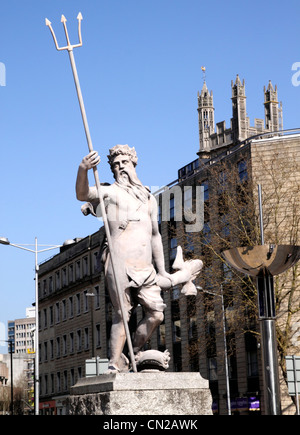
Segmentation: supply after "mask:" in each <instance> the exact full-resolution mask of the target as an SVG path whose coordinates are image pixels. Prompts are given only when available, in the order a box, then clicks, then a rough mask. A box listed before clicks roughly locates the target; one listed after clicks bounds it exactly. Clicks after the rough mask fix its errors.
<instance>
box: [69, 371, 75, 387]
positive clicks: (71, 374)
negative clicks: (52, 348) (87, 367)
mask: <svg viewBox="0 0 300 435" xmlns="http://www.w3.org/2000/svg"><path fill="white" fill-rule="evenodd" d="M74 384H75V374H74V369H71V370H70V386H71V387H72V386H73V385H74Z"/></svg>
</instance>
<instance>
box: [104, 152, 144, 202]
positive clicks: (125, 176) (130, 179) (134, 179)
mask: <svg viewBox="0 0 300 435" xmlns="http://www.w3.org/2000/svg"><path fill="white" fill-rule="evenodd" d="M120 155H121V156H128V157H129V159H130V161H131V163H132V165H127V166H126V168H122V170H121V171H118V170H117V169H116V168H114V161H115V159H116V158H117V157H118V156H120ZM107 157H108V162H109V164H110V168H111V170H112V172H113V174H114V178H115V180H116V184H117V185H118V186H119V187H121V188H122V189H125V190H126V191H127V192H128V193H129V194H130V195H132V196H134V197H135V198H137V199H139V200H140V201H142V202H146V201H147V200H148V199H149V189H148V188H146V187H145V186H143V184H142V183H141V181H140V180H139V179H138V176H137V174H136V171H135V167H136V165H137V160H138V158H137V155H136V151H135V148H134V147H132V148H130V147H129V146H128V145H116V146H114V147H113V148H111V149H110V150H109V155H108V156H107Z"/></svg>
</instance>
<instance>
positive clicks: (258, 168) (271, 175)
mask: <svg viewBox="0 0 300 435" xmlns="http://www.w3.org/2000/svg"><path fill="white" fill-rule="evenodd" d="M259 151H260V152H257V155H256V158H253V156H251V160H250V159H249V156H248V157H247V154H245V157H244V158H243V159H242V160H239V161H238V160H236V159H235V160H234V159H232V160H230V159H226V160H222V161H220V162H219V163H217V164H215V165H212V166H211V167H209V168H205V169H204V170H203V174H204V175H203V177H202V178H201V179H200V178H198V180H199V181H198V182H199V183H200V184H203V183H208V186H209V190H208V191H209V194H208V195H207V197H206V198H205V199H206V200H205V204H204V228H203V230H202V231H201V233H200V234H199V233H186V232H185V230H184V228H185V225H184V222H183V224H182V225H177V234H176V236H177V240H178V244H180V245H182V246H183V247H184V252H185V255H186V257H190V258H192V257H199V256H200V257H201V258H202V259H203V261H204V268H203V273H202V275H201V278H200V279H199V281H198V283H199V285H200V286H202V287H203V289H204V290H206V291H210V292H212V293H217V294H220V288H221V285H222V288H223V291H224V300H225V308H226V315H227V337H228V344H229V352H233V351H234V340H231V339H230V337H235V338H237V336H238V334H245V333H248V334H251V335H252V336H256V337H259V329H258V327H257V325H258V322H257V320H258V310H257V290H256V284H255V282H254V281H253V280H252V279H251V278H250V277H248V276H246V275H241V274H240V273H238V272H236V271H235V270H233V269H231V268H229V267H228V265H227V264H226V262H225V260H224V258H223V256H222V252H223V251H224V250H226V249H230V248H232V247H237V246H255V245H258V244H260V228H259V216H258V198H257V184H258V183H261V184H262V191H263V216H264V235H265V243H274V244H300V239H299V238H300V162H299V159H298V158H297V155H294V154H293V153H292V152H291V151H289V152H288V153H287V152H286V151H284V150H279V151H278V150H277V152H272V150H271V151H270V149H268V150H267V152H266V153H265V154H264V152H263V151H264V150H263V151H261V150H259ZM204 172H205V173H204ZM274 285H275V295H276V313H277V320H276V328H277V337H278V353H279V362H280V367H281V369H282V375H283V379H284V380H285V381H286V367H285V357H286V356H287V355H288V354H289V353H292V354H293V353H295V352H297V351H299V345H300V342H299V336H300V334H299V331H300V316H299V312H300V293H299V290H300V266H298V265H296V266H294V267H293V268H291V269H290V270H289V271H288V272H286V273H285V274H282V275H280V276H277V277H275V279H274ZM197 300H198V301H200V300H201V303H202V304H203V303H204V304H206V306H205V310H206V311H207V312H208V313H209V312H211V310H212V309H213V307H212V303H213V302H212V298H211V297H205V298H203V297H201V299H199V298H198V299H197ZM208 323H209V320H208ZM209 328H212V326H209V325H208V330H209ZM212 337H213V334H211V333H208V334H206V346H207V348H208V349H210V351H213V345H212V343H210V341H212ZM193 349H194V351H201V343H199V345H198V348H197V346H195V344H193ZM190 351H191V350H190ZM203 351H206V349H203Z"/></svg>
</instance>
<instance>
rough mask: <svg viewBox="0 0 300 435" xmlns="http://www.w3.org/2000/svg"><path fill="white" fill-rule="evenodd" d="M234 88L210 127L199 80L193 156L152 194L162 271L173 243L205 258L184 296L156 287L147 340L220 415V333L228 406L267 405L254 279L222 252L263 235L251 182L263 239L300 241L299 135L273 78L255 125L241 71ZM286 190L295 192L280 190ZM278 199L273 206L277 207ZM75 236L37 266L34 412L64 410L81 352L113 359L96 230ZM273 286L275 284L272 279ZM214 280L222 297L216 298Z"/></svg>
mask: <svg viewBox="0 0 300 435" xmlns="http://www.w3.org/2000/svg"><path fill="white" fill-rule="evenodd" d="M231 86H232V107H233V117H232V120H231V127H230V128H229V129H226V128H225V123H224V122H223V123H218V124H217V128H216V131H215V124H214V106H213V95H212V92H211V93H209V92H208V90H207V86H206V83H204V85H203V88H202V91H201V94H198V114H199V138H200V149H199V151H198V153H197V154H198V158H197V159H195V160H194V161H193V162H190V163H189V164H187V165H186V166H184V167H183V168H181V169H179V171H178V180H176V182H174V183H172V184H171V185H169V186H166V188H165V189H163V190H162V191H161V192H157V200H158V204H159V216H158V220H159V227H160V232H161V235H162V240H163V247H164V255H165V264H166V270H168V271H169V272H170V273H171V272H173V269H172V264H173V261H174V259H175V255H176V248H177V246H178V245H179V244H180V245H181V246H182V247H183V249H184V255H185V257H186V258H193V257H198V258H199V257H200V258H201V259H202V260H203V262H204V268H203V271H202V273H201V276H200V277H199V279H197V282H196V284H197V286H198V287H199V291H198V294H197V296H188V297H186V296H184V295H182V294H181V288H180V286H178V287H174V288H172V289H171V290H169V291H167V292H164V293H163V298H164V300H165V303H166V305H167V308H166V310H165V318H164V321H163V323H162V324H161V325H160V327H159V328H158V330H157V331H156V332H155V333H154V335H153V336H152V337H151V340H150V341H149V343H148V345H147V346H148V347H150V348H154V349H159V350H161V351H164V350H165V349H168V350H169V351H170V353H171V361H170V368H169V370H170V371H200V373H201V375H202V376H203V377H205V378H207V379H209V381H210V386H211V391H212V395H213V411H214V413H216V414H226V413H227V412H228V410H227V399H226V397H227V394H228V391H227V382H226V372H225V364H224V361H225V351H224V349H225V343H226V346H227V353H228V362H229V385H230V401H231V409H232V413H241V414H251V413H252V414H254V413H255V414H257V413H264V404H263V399H264V398H263V379H262V366H261V350H260V342H259V325H258V321H257V317H256V316H255V313H256V311H257V310H256V308H257V307H256V299H255V286H254V285H253V283H251V282H250V281H247V280H246V279H244V278H243V279H241V278H239V277H236V276H233V275H234V273H233V271H232V270H230V269H229V268H228V266H227V265H226V264H225V262H224V261H222V258H221V253H222V250H224V249H226V248H228V247H230V246H237V244H239V245H241V246H243V245H247V244H248V243H250V244H258V243H259V239H258V233H257V215H258V203H257V193H256V184H257V183H262V185H263V195H264V199H265V202H264V209H265V212H266V214H265V238H266V240H267V242H268V243H289V244H291V243H299V241H298V242H297V240H298V229H300V228H299V220H300V219H298V216H299V211H297V210H299V208H297V207H298V202H297V201H298V198H299V191H298V195H297V189H298V181H299V179H298V178H299V177H298V172H297V163H298V161H299V159H298V155H299V151H300V134H299V132H294V134H292V132H284V131H283V130H282V124H281V119H282V116H281V107H280V106H279V105H278V101H277V100H278V98H277V88H276V87H275V89H274V87H273V85H272V83H271V82H270V83H269V85H268V87H267V89H266V88H265V89H264V104H265V123H264V122H263V121H262V120H256V121H255V126H254V127H250V125H249V120H248V118H247V117H246V95H245V82H244V81H243V82H241V81H240V79H239V77H238V76H237V78H236V81H235V83H233V82H232V85H231ZM233 179H234V182H233ZM299 184H300V182H299ZM287 188H288V191H289V192H292V197H291V196H290V197H289V196H288V195H287V192H286V189H287ZM280 189H281V193H282V196H281V198H280V200H279V199H278V198H279V190H280ZM274 192H275V194H274ZM198 194H199V195H198ZM291 198H294V200H293V199H291ZM276 201H277V202H276ZM237 203H238V204H240V205H241V207H240V209H239V210H236V207H235V204H237ZM198 206H199V207H198ZM197 207H198V208H197ZM275 209H276V210H278V213H277V214H276V213H275V216H274V213H273V211H274V210H275ZM198 215H199V216H200V215H201V219H200V218H199V219H198V218H197V216H198ZM193 218H194V220H193ZM283 221H285V222H286V225H283V224H282V222H283ZM279 222H280V223H281V224H280V225H279ZM193 225H194V226H193ZM291 226H292V227H293V231H292V232H291V231H288V228H290V227H291ZM187 228H189V231H187ZM75 241H76V243H75V244H73V245H70V246H67V247H63V248H61V251H60V253H59V254H58V255H56V256H54V257H53V258H52V259H51V260H49V261H47V262H45V263H43V264H41V265H40V268H39V327H40V331H39V346H40V410H41V413H64V412H65V405H64V401H65V398H66V396H68V394H69V391H70V387H71V386H72V385H74V384H75V383H76V382H77V380H78V379H79V378H81V377H82V376H85V375H86V372H85V368H86V360H89V359H91V358H95V357H99V358H102V359H105V358H108V357H109V340H108V338H109V333H110V326H111V322H112V306H111V303H110V301H109V297H108V294H107V290H106V289H105V284H104V279H103V274H102V272H101V268H100V264H99V251H100V249H101V244H102V242H103V228H101V229H100V230H99V231H98V232H96V233H95V234H92V235H90V236H87V237H86V238H84V239H81V240H75ZM293 273H294V275H293V276H292V278H289V279H290V281H288V280H287V279H285V283H287V282H290V283H292V284H291V285H290V286H289V287H288V288H287V287H285V290H284V291H283V294H282V304H281V305H280V306H279V305H278V308H279V310H280V317H279V318H280V322H278V326H279V329H278V331H279V332H280V334H281V331H282V330H284V327H285V326H286V325H287V323H286V322H291V323H289V324H288V325H290V326H291V327H292V328H294V333H295V334H294V336H293V337H292V342H293V344H294V346H292V347H291V345H290V343H291V337H289V338H288V337H284V336H283V335H282V336H281V335H280V340H281V341H282V343H283V341H284V338H285V339H286V347H285V348H284V349H280V352H281V353H280V357H282V356H284V354H285V353H286V352H288V351H290V352H295V349H297V345H298V344H299V343H298V339H297V337H298V335H297V334H298V332H299V331H298V326H299V316H298V313H297V312H296V313H294V317H293V318H292V319H290V318H289V316H288V315H287V306H288V304H289V302H288V301H286V300H285V298H284V294H285V293H287V294H289V293H291V291H290V289H291V288H292V289H293V294H294V297H295V299H294V301H297V300H298V299H297V298H299V289H298V284H299V285H300V282H299V277H298V275H297V272H295V270H293ZM281 284H282V283H281ZM276 285H278V288H282V285H281V287H280V282H278V283H277V284H276ZM201 288H202V290H201ZM220 290H222V294H223V293H224V298H223V299H222V298H221V297H218V296H220V295H221V293H220ZM215 294H216V296H214V295H215ZM222 301H223V302H224V303H222ZM246 302H247V303H246ZM298 305H299V300H298ZM223 312H224V314H225V319H226V335H225V337H224V334H223V325H222V313H223ZM141 316H142V312H141V307H138V309H137V312H136V313H135V315H133V316H132V318H131V320H130V328H131V329H132V330H133V329H134V327H135V325H136V324H137V322H138V321H139V320H140V318H141ZM279 323H280V324H279ZM295 325H296V326H295ZM297 325H298V326H297ZM280 328H281V329H280ZM283 359H284V358H283ZM281 362H282V361H281ZM281 368H282V374H283V376H281V382H282V404H283V411H284V412H285V413H289V412H291V413H292V412H293V409H294V407H293V404H292V402H291V400H290V399H289V397H288V395H287V392H286V386H285V382H284V362H282V364H281Z"/></svg>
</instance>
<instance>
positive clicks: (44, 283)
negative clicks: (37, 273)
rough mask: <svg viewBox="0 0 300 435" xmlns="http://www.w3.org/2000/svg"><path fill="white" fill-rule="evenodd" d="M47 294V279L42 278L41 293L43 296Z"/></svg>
mask: <svg viewBox="0 0 300 435" xmlns="http://www.w3.org/2000/svg"><path fill="white" fill-rule="evenodd" d="M46 294H47V281H46V280H45V279H44V280H43V295H44V296H45V295H46Z"/></svg>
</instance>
